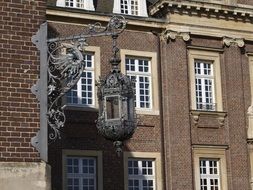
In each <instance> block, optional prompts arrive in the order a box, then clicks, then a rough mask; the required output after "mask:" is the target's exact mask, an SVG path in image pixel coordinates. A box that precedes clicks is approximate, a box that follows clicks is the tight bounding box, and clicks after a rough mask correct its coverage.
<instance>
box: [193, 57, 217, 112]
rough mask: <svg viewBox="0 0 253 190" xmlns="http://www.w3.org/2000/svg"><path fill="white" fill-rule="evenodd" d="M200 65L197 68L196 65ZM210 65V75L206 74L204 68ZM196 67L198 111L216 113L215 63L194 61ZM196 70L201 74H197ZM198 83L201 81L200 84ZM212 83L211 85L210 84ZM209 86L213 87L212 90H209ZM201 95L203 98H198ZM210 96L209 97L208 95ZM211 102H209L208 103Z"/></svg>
mask: <svg viewBox="0 0 253 190" xmlns="http://www.w3.org/2000/svg"><path fill="white" fill-rule="evenodd" d="M197 64H199V65H200V67H198V68H199V69H198V68H196V65H197ZM205 65H206V66H207V65H209V66H210V73H209V74H207V73H205V71H207V70H205V68H204V66H205ZM194 67H195V89H196V108H197V110H205V111H215V110H216V100H215V88H214V86H215V82H214V81H215V80H214V74H213V71H214V70H213V69H214V68H213V62H210V61H209V60H196V59H195V60H194ZM196 70H199V71H200V73H196ZM196 81H200V83H199V82H198V84H197V82H196ZM206 82H209V84H208V85H207V84H205V83H206ZM210 83H211V84H210ZM209 86H211V89H208V90H207V88H209ZM197 87H200V88H201V90H199V89H198V88H197ZM199 93H201V94H202V96H198V94H199ZM207 93H208V94H209V95H208V96H207V95H206V94H207ZM199 99H202V102H199V101H198V100H199ZM208 100H209V102H207V101H208Z"/></svg>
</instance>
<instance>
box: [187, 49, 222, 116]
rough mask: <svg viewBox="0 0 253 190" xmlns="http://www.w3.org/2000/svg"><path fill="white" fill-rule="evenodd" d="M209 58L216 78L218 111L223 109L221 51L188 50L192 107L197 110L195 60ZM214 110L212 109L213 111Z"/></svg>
mask: <svg viewBox="0 0 253 190" xmlns="http://www.w3.org/2000/svg"><path fill="white" fill-rule="evenodd" d="M195 59H200V60H209V61H212V62H213V68H214V80H215V86H214V88H215V90H214V91H215V94H214V96H215V100H216V104H217V109H216V111H217V112H221V111H223V102H222V88H221V71H220V55H219V52H212V51H203V50H191V49H190V50H188V65H189V77H190V93H191V109H192V110H196V93H195V92H196V90H195V73H194V60H195ZM212 112H213V111H210V113H212Z"/></svg>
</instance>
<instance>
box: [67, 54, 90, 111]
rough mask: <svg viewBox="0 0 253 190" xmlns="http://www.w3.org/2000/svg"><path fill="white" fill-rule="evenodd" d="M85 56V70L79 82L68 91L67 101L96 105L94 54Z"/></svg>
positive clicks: (69, 102)
mask: <svg viewBox="0 0 253 190" xmlns="http://www.w3.org/2000/svg"><path fill="white" fill-rule="evenodd" d="M83 57H84V62H85V70H84V71H83V73H82V75H81V78H80V79H79V81H78V82H77V84H76V85H75V86H74V87H73V88H72V89H71V90H70V91H69V92H68V93H67V103H68V104H81V105H86V106H94V104H95V102H94V101H95V95H94V89H95V84H94V83H95V81H94V55H93V54H85V55H84V56H83Z"/></svg>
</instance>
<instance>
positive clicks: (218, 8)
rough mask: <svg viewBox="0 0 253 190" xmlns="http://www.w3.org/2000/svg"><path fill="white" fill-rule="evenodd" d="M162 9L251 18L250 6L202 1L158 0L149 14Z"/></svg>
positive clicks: (206, 15)
mask: <svg viewBox="0 0 253 190" xmlns="http://www.w3.org/2000/svg"><path fill="white" fill-rule="evenodd" d="M163 9H167V10H173V12H180V13H181V14H188V15H201V16H205V17H214V18H216V17H219V18H221V19H226V20H236V21H239V20H241V21H244V22H245V21H248V22H250V21H252V20H253V7H252V6H250V8H248V7H246V6H242V5H237V6H235V5H228V4H226V5H225V4H215V3H209V2H203V1H202V2H197V1H185V0H182V1H174V0H160V1H158V2H157V3H155V4H154V5H153V6H151V7H150V14H151V15H155V14H157V13H159V12H161V11H160V10H163ZM166 12H167V11H166Z"/></svg>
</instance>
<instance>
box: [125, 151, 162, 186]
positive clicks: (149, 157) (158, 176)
mask: <svg viewBox="0 0 253 190" xmlns="http://www.w3.org/2000/svg"><path fill="white" fill-rule="evenodd" d="M129 160H138V161H140V162H141V161H145V160H146V161H152V162H153V165H152V169H153V175H152V176H148V175H145V176H138V177H137V176H133V175H130V176H129V175H128V161H129ZM140 162H138V168H141V163H140ZM129 177H130V179H134V177H136V178H135V179H138V180H143V179H153V180H154V181H153V185H154V189H153V190H160V189H163V178H162V164H161V154H160V153H159V152H124V184H125V188H124V190H128V179H129ZM140 190H142V189H140Z"/></svg>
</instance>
